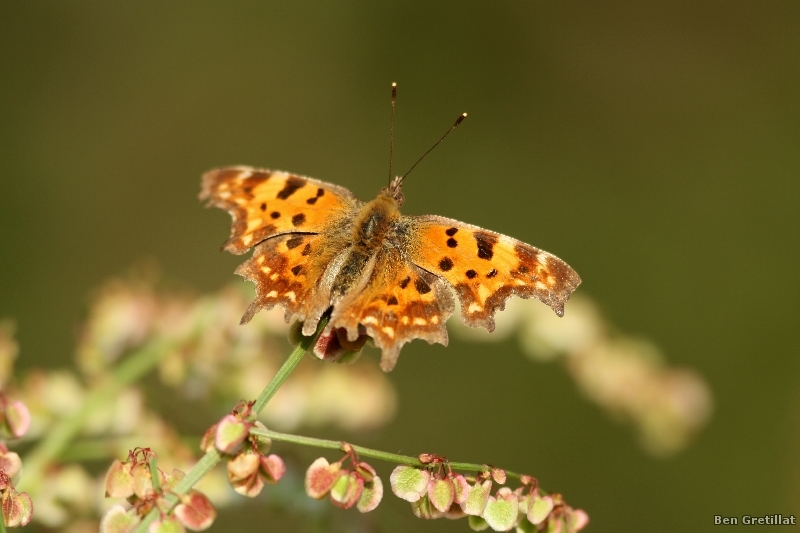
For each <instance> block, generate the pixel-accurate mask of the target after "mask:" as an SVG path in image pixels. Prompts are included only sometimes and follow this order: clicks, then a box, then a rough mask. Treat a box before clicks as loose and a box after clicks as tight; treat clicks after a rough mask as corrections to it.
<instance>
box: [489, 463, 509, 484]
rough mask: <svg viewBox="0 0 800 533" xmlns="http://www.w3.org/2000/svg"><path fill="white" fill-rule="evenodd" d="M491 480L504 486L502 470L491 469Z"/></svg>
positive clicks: (504, 473)
mask: <svg viewBox="0 0 800 533" xmlns="http://www.w3.org/2000/svg"><path fill="white" fill-rule="evenodd" d="M492 479H494V482H495V483H497V484H498V485H505V484H506V471H505V470H503V469H502V468H494V467H493V468H492Z"/></svg>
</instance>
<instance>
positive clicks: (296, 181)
mask: <svg viewBox="0 0 800 533" xmlns="http://www.w3.org/2000/svg"><path fill="white" fill-rule="evenodd" d="M305 184H306V180H304V179H303V178H298V177H297V176H289V179H288V180H286V185H284V186H283V189H281V191H280V192H279V193H278V198H280V199H281V200H286V199H287V198H289V197H290V196H291V195H293V194H294V193H295V192H297V189H299V188H301V187H303V186H304V185H305Z"/></svg>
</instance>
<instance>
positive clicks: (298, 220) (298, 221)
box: [292, 213, 306, 227]
mask: <svg viewBox="0 0 800 533" xmlns="http://www.w3.org/2000/svg"><path fill="white" fill-rule="evenodd" d="M305 221H306V216H305V215H304V214H303V213H298V214H296V215H295V216H293V217H292V225H293V226H295V227H297V226H301V225H302V224H303V222H305Z"/></svg>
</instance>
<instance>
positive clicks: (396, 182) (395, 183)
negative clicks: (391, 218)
mask: <svg viewBox="0 0 800 533" xmlns="http://www.w3.org/2000/svg"><path fill="white" fill-rule="evenodd" d="M403 178H405V176H395V177H394V178H392V181H390V182H389V186H388V187H384V188H383V189H381V194H382V195H385V196H389V197H390V198H394V201H395V202H397V207H400V206H402V205H403V201H404V200H405V198H404V197H403V191H402V187H403Z"/></svg>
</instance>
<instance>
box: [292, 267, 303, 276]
mask: <svg viewBox="0 0 800 533" xmlns="http://www.w3.org/2000/svg"><path fill="white" fill-rule="evenodd" d="M301 270H303V266H302V265H296V266H293V267H292V274H294V275H295V276H296V275H298V274H299V273H300V271H301Z"/></svg>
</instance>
